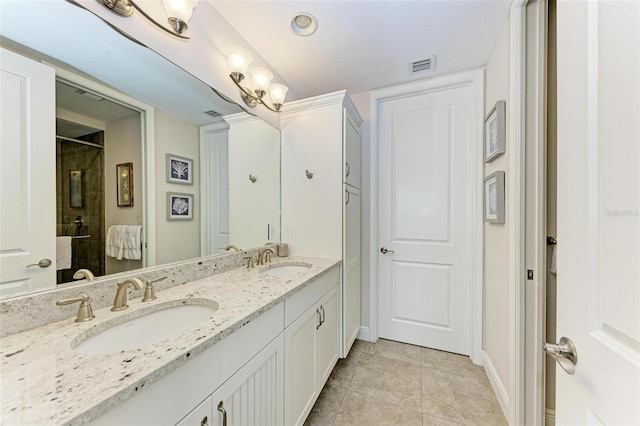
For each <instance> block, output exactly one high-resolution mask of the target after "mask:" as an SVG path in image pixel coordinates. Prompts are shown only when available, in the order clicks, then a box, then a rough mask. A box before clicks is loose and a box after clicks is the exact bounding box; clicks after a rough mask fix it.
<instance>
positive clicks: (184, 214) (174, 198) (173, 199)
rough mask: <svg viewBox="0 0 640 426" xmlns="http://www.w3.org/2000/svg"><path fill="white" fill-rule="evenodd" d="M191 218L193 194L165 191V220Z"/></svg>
mask: <svg viewBox="0 0 640 426" xmlns="http://www.w3.org/2000/svg"><path fill="white" fill-rule="evenodd" d="M191 219H193V194H181V193H178V192H167V220H191Z"/></svg>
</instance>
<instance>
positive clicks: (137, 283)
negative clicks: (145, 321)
mask: <svg viewBox="0 0 640 426" xmlns="http://www.w3.org/2000/svg"><path fill="white" fill-rule="evenodd" d="M129 284H133V287H134V288H135V289H136V290H142V289H143V288H144V283H143V282H142V281H141V280H140V279H139V278H127V279H126V280H124V281H122V282H121V283H118V290H116V298H115V299H113V308H111V310H112V311H123V310H125V309H127V308H128V307H129V305H127V290H128V289H129Z"/></svg>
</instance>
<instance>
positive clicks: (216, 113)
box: [204, 110, 222, 118]
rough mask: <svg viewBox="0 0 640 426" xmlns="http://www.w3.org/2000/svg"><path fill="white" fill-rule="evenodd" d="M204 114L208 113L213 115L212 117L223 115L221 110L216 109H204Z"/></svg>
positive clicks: (210, 115)
mask: <svg viewBox="0 0 640 426" xmlns="http://www.w3.org/2000/svg"><path fill="white" fill-rule="evenodd" d="M204 114H207V115H208V116H209V117H212V118H216V117H221V116H222V114H220V113H219V112H217V111H214V110H209V111H204Z"/></svg>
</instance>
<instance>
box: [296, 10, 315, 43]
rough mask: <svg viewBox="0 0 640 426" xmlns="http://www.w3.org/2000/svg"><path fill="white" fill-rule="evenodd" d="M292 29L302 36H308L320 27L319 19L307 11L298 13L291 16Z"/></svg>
mask: <svg viewBox="0 0 640 426" xmlns="http://www.w3.org/2000/svg"><path fill="white" fill-rule="evenodd" d="M290 27H291V31H293V33H294V34H296V35H299V36H300V37H307V36H310V35H311V34H313V33H315V32H316V30H317V29H318V20H317V19H316V17H315V16H313V15H312V14H310V13H307V12H300V13H296V14H295V15H293V16H292V17H291V23H290Z"/></svg>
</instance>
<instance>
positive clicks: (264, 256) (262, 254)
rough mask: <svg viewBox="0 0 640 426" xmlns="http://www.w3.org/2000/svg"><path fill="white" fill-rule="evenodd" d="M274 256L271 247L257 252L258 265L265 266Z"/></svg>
mask: <svg viewBox="0 0 640 426" xmlns="http://www.w3.org/2000/svg"><path fill="white" fill-rule="evenodd" d="M274 254H276V252H275V250H273V249H272V248H271V247H267V248H266V249H264V250H262V251H259V252H258V265H266V264H267V263H269V262H271V255H274Z"/></svg>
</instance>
